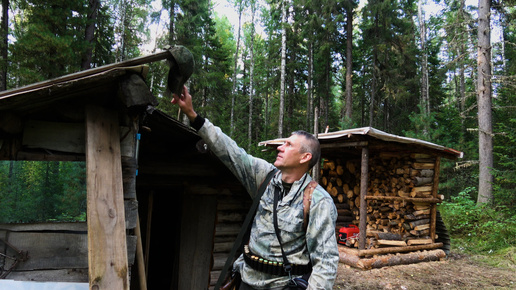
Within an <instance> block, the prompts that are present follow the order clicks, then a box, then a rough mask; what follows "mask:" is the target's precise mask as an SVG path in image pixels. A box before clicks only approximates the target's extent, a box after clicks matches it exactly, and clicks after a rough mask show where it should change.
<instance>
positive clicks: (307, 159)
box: [299, 152, 312, 164]
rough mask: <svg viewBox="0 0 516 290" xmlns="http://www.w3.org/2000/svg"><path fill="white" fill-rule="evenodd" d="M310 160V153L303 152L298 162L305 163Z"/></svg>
mask: <svg viewBox="0 0 516 290" xmlns="http://www.w3.org/2000/svg"><path fill="white" fill-rule="evenodd" d="M310 160H312V153H309V152H305V153H303V157H301V160H300V161H299V163H301V164H305V163H308V162H310Z"/></svg>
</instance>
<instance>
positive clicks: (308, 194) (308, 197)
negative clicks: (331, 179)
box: [303, 180, 318, 231]
mask: <svg viewBox="0 0 516 290" xmlns="http://www.w3.org/2000/svg"><path fill="white" fill-rule="evenodd" d="M317 184H318V183H317V181H315V180H312V181H310V183H309V184H308V185H307V186H306V187H305V191H304V195H303V229H304V230H305V231H306V228H307V227H308V218H309V215H310V204H311V203H312V194H313V193H314V189H315V188H316V187H317Z"/></svg>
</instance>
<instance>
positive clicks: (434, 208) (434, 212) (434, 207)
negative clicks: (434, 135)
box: [430, 156, 441, 243]
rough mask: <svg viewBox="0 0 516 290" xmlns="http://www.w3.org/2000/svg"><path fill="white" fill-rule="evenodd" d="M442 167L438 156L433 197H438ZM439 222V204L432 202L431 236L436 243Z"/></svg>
mask: <svg viewBox="0 0 516 290" xmlns="http://www.w3.org/2000/svg"><path fill="white" fill-rule="evenodd" d="M440 168H441V157H439V156H437V157H436V159H435V166H434V184H433V187H432V197H433V198H434V199H435V198H437V191H438V190H439V170H440ZM436 223H437V204H435V203H434V204H432V205H431V207H430V238H432V242H433V243H435V226H436Z"/></svg>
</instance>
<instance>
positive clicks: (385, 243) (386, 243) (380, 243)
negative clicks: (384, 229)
mask: <svg viewBox="0 0 516 290" xmlns="http://www.w3.org/2000/svg"><path fill="white" fill-rule="evenodd" d="M376 243H377V245H378V246H390V247H392V246H394V247H406V246H407V243H405V242H404V241H392V240H377V241H376Z"/></svg>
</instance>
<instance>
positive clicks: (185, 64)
mask: <svg viewBox="0 0 516 290" xmlns="http://www.w3.org/2000/svg"><path fill="white" fill-rule="evenodd" d="M168 51H169V52H170V54H171V55H172V57H171V58H169V59H168V60H169V66H170V69H169V71H168V88H167V91H169V92H171V93H173V94H176V95H178V96H180V95H181V92H182V91H183V86H184V84H185V83H186V81H187V80H188V79H189V78H190V76H191V75H192V73H193V70H194V66H195V62H194V59H193V55H192V53H191V52H190V51H189V50H188V49H187V48H186V47H184V46H181V45H175V46H173V47H171V48H169V49H168Z"/></svg>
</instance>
